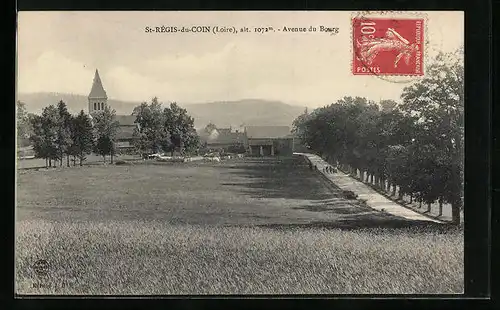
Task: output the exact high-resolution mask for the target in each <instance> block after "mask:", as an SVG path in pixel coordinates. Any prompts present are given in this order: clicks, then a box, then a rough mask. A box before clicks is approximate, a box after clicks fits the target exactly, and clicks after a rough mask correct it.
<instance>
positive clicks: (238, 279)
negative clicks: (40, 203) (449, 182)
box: [16, 219, 464, 295]
mask: <svg viewBox="0 0 500 310" xmlns="http://www.w3.org/2000/svg"><path fill="white" fill-rule="evenodd" d="M16 231H17V238H16V239H17V240H16V287H17V292H18V293H19V294H73V295H78V294H114V295H121V294H146V295H148V294H322V293H326V294H385V293H388V294H410V293H411V294H418V293H427V294H442V293H462V292H463V285H464V284H463V283H464V278H463V277H464V276H463V248H464V246H463V235H462V234H461V233H460V232H448V233H443V234H438V233H432V232H429V231H427V232H423V231H418V230H414V231H411V232H409V231H405V230H385V229H366V230H355V231H342V230H325V229H294V230H275V229H270V228H257V227H224V226H219V227H218V226H211V227H209V226H193V225H172V224H168V223H164V222H159V221H107V222H105V223H97V222H88V221H82V222H73V223H68V222H64V221H61V222H57V221H44V220H40V219H33V220H23V221H19V222H17V229H16ZM39 259H45V260H46V261H48V262H49V270H48V274H47V275H37V274H36V273H35V272H34V271H33V269H32V266H33V264H34V262H35V261H37V260H39Z"/></svg>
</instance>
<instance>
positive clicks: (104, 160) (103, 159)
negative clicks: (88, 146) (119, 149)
mask: <svg viewBox="0 0 500 310" xmlns="http://www.w3.org/2000/svg"><path fill="white" fill-rule="evenodd" d="M102 161H103V162H104V163H106V155H102Z"/></svg>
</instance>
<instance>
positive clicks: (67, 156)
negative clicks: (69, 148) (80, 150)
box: [66, 154, 69, 167]
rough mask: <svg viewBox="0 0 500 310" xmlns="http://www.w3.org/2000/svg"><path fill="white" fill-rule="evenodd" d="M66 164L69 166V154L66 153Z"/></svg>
mask: <svg viewBox="0 0 500 310" xmlns="http://www.w3.org/2000/svg"><path fill="white" fill-rule="evenodd" d="M66 165H67V166H68V167H69V154H68V155H66Z"/></svg>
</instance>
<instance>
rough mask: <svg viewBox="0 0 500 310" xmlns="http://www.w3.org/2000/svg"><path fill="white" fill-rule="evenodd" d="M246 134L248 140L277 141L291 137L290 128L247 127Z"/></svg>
mask: <svg viewBox="0 0 500 310" xmlns="http://www.w3.org/2000/svg"><path fill="white" fill-rule="evenodd" d="M245 132H246V135H247V137H248V139H273V138H274V139H276V138H287V137H289V136H290V134H291V132H290V127H288V126H246V127H245Z"/></svg>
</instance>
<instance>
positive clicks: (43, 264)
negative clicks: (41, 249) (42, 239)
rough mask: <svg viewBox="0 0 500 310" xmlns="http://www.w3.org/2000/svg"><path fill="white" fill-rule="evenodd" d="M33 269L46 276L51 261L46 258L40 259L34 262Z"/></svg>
mask: <svg viewBox="0 0 500 310" xmlns="http://www.w3.org/2000/svg"><path fill="white" fill-rule="evenodd" d="M33 270H34V271H35V273H36V274H37V275H39V276H45V275H47V273H48V272H49V263H48V262H47V261H46V260H45V259H39V260H37V261H36V262H35V263H34V264H33Z"/></svg>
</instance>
